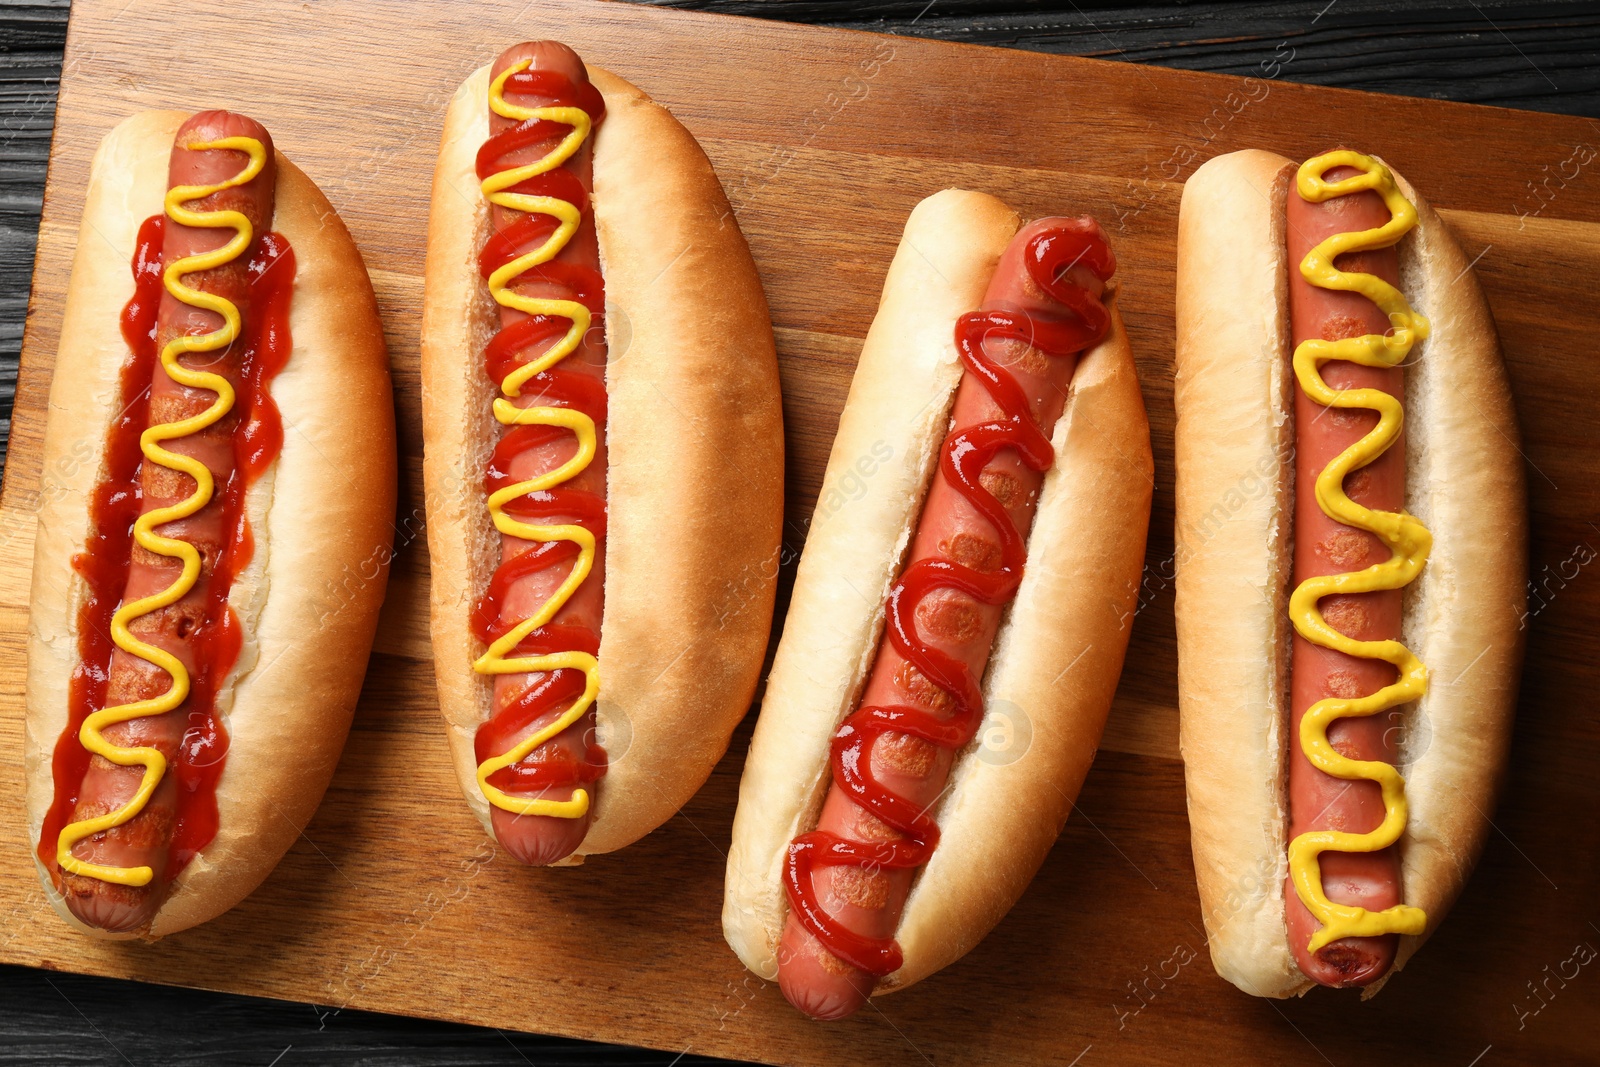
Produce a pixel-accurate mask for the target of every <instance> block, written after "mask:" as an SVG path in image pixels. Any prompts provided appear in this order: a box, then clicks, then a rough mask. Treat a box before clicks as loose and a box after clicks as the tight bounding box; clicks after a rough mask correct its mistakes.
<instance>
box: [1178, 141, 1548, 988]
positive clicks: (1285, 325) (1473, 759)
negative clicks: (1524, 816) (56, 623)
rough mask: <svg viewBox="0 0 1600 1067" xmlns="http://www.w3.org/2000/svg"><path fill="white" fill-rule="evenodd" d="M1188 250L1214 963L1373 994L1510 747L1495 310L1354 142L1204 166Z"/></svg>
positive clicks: (1437, 232)
mask: <svg viewBox="0 0 1600 1067" xmlns="http://www.w3.org/2000/svg"><path fill="white" fill-rule="evenodd" d="M1241 247H1242V248H1244V249H1245V253H1244V255H1243V256H1242V257H1241V255H1240V253H1239V249H1240V248H1241ZM1178 269H1179V297H1178V362H1177V373H1178V391H1177V402H1178V420H1179V421H1178V435H1177V450H1178V493H1177V504H1178V507H1177V532H1178V536H1177V541H1178V555H1177V565H1178V579H1177V597H1178V636H1179V690H1180V711H1181V732H1182V748H1183V756H1184V761H1185V766H1186V769H1187V772H1188V773H1187V783H1188V794H1189V811H1190V820H1191V826H1192V835H1193V845H1194V854H1195V867H1196V872H1197V875H1198V878H1199V883H1200V895H1201V904H1202V911H1203V914H1204V916H1205V920H1206V926H1207V930H1208V933H1209V934H1210V940H1209V944H1210V947H1211V954H1212V960H1213V962H1214V964H1215V965H1216V968H1217V971H1218V973H1219V974H1221V975H1222V976H1223V977H1225V978H1227V979H1229V980H1230V981H1232V982H1233V983H1234V984H1236V985H1238V986H1239V987H1240V988H1241V989H1243V990H1245V991H1246V992H1250V993H1254V994H1257V995H1261V996H1277V997H1282V996H1290V995H1295V994H1300V993H1304V992H1305V991H1307V990H1308V989H1310V988H1312V987H1313V986H1314V985H1325V986H1332V987H1366V988H1367V990H1368V993H1369V994H1370V993H1371V992H1375V991H1376V989H1377V988H1379V987H1380V986H1381V984H1382V983H1383V982H1384V981H1386V980H1387V978H1388V976H1389V975H1390V974H1391V973H1392V972H1393V971H1394V970H1397V969H1398V968H1399V967H1401V966H1403V965H1404V963H1405V962H1406V960H1407V959H1408V958H1409V957H1410V955H1411V954H1412V953H1413V952H1415V951H1416V949H1417V948H1418V947H1419V946H1420V944H1421V943H1422V941H1423V940H1425V939H1426V938H1427V936H1428V935H1429V934H1431V932H1432V931H1433V930H1434V929H1435V928H1436V927H1437V925H1438V923H1439V921H1440V920H1441V919H1442V918H1443V916H1444V913H1445V912H1446V911H1448V910H1449V907H1450V905H1451V904H1452V903H1453V902H1454V899H1455V897H1456V895H1457V894H1458V893H1459V892H1460V889H1461V886H1462V884H1463V883H1464V882H1465V879H1466V877H1467V874H1468V872H1469V871H1470V869H1471V867H1472V864H1473V862H1474V861H1475V859H1476V856H1477V853H1478V851H1479V849H1480V848H1481V846H1482V841H1483V836H1484V832H1485V829H1486V827H1487V820H1488V815H1487V813H1488V812H1489V811H1490V810H1491V809H1492V807H1493V798H1494V793H1495V789H1496V788H1497V782H1498V780H1499V777H1500V775H1501V773H1502V771H1503V767H1504V764H1505V754H1506V747H1507V744H1508V740H1509V733H1510V728H1511V720H1512V715H1513V710H1514V704H1515V694H1516V677H1517V670H1518V665H1519V662H1520V649H1521V644H1520V628H1519V620H1520V617H1521V614H1520V613H1521V609H1522V603H1523V578H1524V571H1525V552H1526V549H1525V547H1524V546H1525V540H1526V533H1525V524H1524V517H1523V485H1522V475H1521V465H1520V462H1519V461H1518V460H1519V454H1518V452H1517V449H1516V447H1515V444H1514V442H1515V441H1516V438H1517V430H1516V425H1515V421H1514V418H1513V415H1512V409H1511V403H1510V394H1509V388H1508V385H1507V381H1506V375H1505V370H1504V367H1503V364H1502V362H1501V358H1500V353H1499V347H1498V343H1497V341H1496V339H1495V333H1494V326H1493V322H1492V320H1491V319H1490V317H1489V313H1488V309H1487V306H1486V304H1485V302H1484V299H1483V296H1482V293H1481V291H1480V290H1479V288H1478V286H1477V283H1476V280H1475V278H1474V277H1473V275H1472V272H1471V269H1470V264H1469V262H1468V260H1467V257H1465V256H1464V255H1463V254H1462V252H1461V250H1460V248H1459V247H1458V246H1457V244H1456V242H1455V239H1454V238H1453V237H1452V235H1451V234H1450V232H1449V230H1448V229H1447V228H1446V227H1445V226H1444V224H1443V223H1442V222H1441V221H1440V220H1439V218H1438V216H1437V215H1435V214H1434V213H1433V211H1432V210H1431V209H1430V208H1429V207H1428V205H1427V204H1426V203H1425V202H1424V201H1423V200H1422V199H1421V197H1420V196H1419V195H1418V194H1417V193H1416V192H1415V190H1413V189H1412V188H1411V187H1410V186H1409V185H1407V184H1406V183H1405V182H1404V181H1403V180H1402V179H1400V178H1399V177H1398V176H1397V175H1395V174H1394V173H1393V171H1392V170H1391V169H1390V168H1389V167H1388V166H1387V164H1385V163H1384V162H1383V161H1382V160H1379V159H1377V158H1375V157H1371V156H1365V155H1362V154H1360V153H1358V152H1352V151H1349V150H1345V149H1337V150H1334V151H1332V152H1328V153H1324V154H1323V155H1320V156H1317V157H1313V158H1312V159H1310V160H1308V161H1306V162H1305V163H1304V164H1303V165H1300V166H1296V165H1294V164H1293V163H1291V162H1289V161H1288V160H1284V159H1282V158H1281V157H1278V156H1275V155H1272V154H1271V153H1266V152H1240V153H1234V154H1232V155H1228V156H1223V157H1220V158H1218V159H1216V160H1213V161H1211V162H1209V163H1207V164H1206V165H1205V166H1203V167H1202V168H1200V170H1199V171H1197V172H1196V173H1195V175H1194V177H1193V178H1191V179H1190V181H1189V183H1188V184H1187V185H1186V187H1185V190H1184V200H1183V209H1182V216H1181V221H1180V237H1179V264H1178ZM1224 361H1225V362H1224ZM1261 471H1266V472H1267V476H1266V478H1265V479H1262V478H1261V477H1260V472H1261ZM1252 474H1254V476H1255V478H1254V481H1255V484H1256V485H1258V487H1259V488H1260V490H1261V491H1260V492H1258V493H1256V494H1255V495H1254V496H1253V497H1251V498H1250V499H1245V496H1246V494H1244V493H1243V492H1242V491H1241V490H1240V486H1242V485H1244V484H1245V483H1246V482H1247V481H1250V480H1251V479H1250V478H1249V477H1248V476H1250V475H1252ZM1263 481H1264V482H1265V484H1264V485H1263V484H1261V483H1262V482H1263ZM1230 487H1231V488H1232V489H1233V490H1234V497H1233V498H1229V495H1228V493H1229V489H1230ZM1230 499H1232V500H1233V502H1232V503H1230ZM1241 501H1242V503H1240V502H1241ZM1219 509H1220V510H1219ZM1219 620H1222V623H1221V624H1219ZM1263 649H1265V652H1266V654H1265V655H1263V654H1262V650H1263ZM1469 671H1470V673H1469ZM1240 753H1244V755H1243V756H1242V757H1241V755H1240ZM1224 760H1226V766H1227V768H1228V769H1227V771H1226V772H1225V773H1224V772H1220V771H1219V766H1221V765H1222V761H1224Z"/></svg>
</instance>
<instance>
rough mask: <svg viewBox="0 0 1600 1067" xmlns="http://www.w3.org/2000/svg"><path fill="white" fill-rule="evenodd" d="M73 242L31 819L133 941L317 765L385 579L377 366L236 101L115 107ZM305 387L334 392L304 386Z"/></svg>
mask: <svg viewBox="0 0 1600 1067" xmlns="http://www.w3.org/2000/svg"><path fill="white" fill-rule="evenodd" d="M81 234H82V236H81V237H80V242H79V250H78V254H77V258H76V261H75V263H74V267H73V276H72V283H71V285H70V287H69V291H68V299H67V310H66V319H65V323H64V326H63V330H62V340H61V348H60V354H59V355H58V358H57V362H56V370H55V378H54V380H53V382H52V387H51V412H52V415H51V418H50V421H49V424H48V426H47V428H46V436H45V447H44V471H45V473H44V477H43V479H42V485H41V505H40V508H39V527H38V528H39V536H38V540H37V542H36V550H35V559H34V579H33V588H34V598H33V612H32V615H31V620H30V644H29V677H28V751H27V765H28V784H29V789H28V806H29V819H30V826H31V829H32V831H33V840H34V842H35V845H36V850H35V855H36V860H37V862H38V866H39V870H40V876H41V878H42V879H43V881H44V883H45V885H46V888H47V890H48V891H49V894H50V897H51V900H52V901H53V902H54V903H55V904H56V906H57V908H58V910H60V911H61V913H62V914H63V915H64V916H66V917H67V918H68V919H69V921H70V922H72V923H73V925H75V926H77V927H79V928H80V929H83V930H86V931H88V932H91V933H94V934H97V935H102V936H114V937H145V938H155V937H160V936H162V935H164V934H167V933H172V932H174V931H177V930H182V929H184V928H186V927H188V926H192V925H195V924H196V923H199V922H204V921H206V920H207V919H209V918H212V917H214V916H215V915H218V914H220V913H221V912H223V911H225V910H227V909H228V908H230V907H232V906H233V905H234V904H235V903H237V902H238V901H239V900H240V899H242V898H243V897H244V896H245V895H247V894H248V893H249V892H250V891H251V890H252V889H254V888H255V886H256V885H257V884H258V883H259V882H260V881H261V880H262V879H263V878H265V876H266V875H267V873H268V872H269V871H270V870H271V869H272V867H273V866H274V865H275V864H276V863H277V861H278V859H279V857H280V856H281V855H282V854H283V852H284V851H285V850H286V849H287V848H288V846H289V845H290V844H291V843H292V842H293V840H294V838H295V836H296V835H297V834H298V833H299V832H300V831H301V830H302V829H303V827H304V826H305V824H306V822H307V821H309V819H310V817H311V814H312V812H313V811H314V810H315V808H316V805H317V803H318V801H319V800H320V799H321V796H322V793H323V791H324V790H325V789H326V787H327V784H328V781H329V779H330V777H331V775H332V772H333V767H334V764H335V763H336V762H337V760H338V756H339V753H340V750H341V749H342V747H343V742H344V736H345V733H346V731H347V730H348V727H349V722H350V715H351V713H352V711H353V708H354V704H355V699H356V696H357V693H358V692H359V689H360V684H361V678H362V675H363V673H364V670H365V665H366V656H367V651H368V649H369V648H370V645H371V640H372V633H373V630H374V628H375V625H376V619H377V610H378V606H379V604H380V603H381V600H382V595H383V588H384V579H385V574H386V564H387V552H388V546H389V538H390V531H391V528H392V527H391V519H392V512H393V501H394V457H393V447H394V446H393V416H392V412H391V409H390V406H389V402H388V390H389V384H388V367H387V359H386V357H385V353H384V349H383V342H382V333H381V330H380V328H379V325H378V321H377V312H376V303H375V301H374V300H373V297H372V293H371V288H370V283H369V282H368V280H367V276H366V271H365V268H364V266H363V265H362V263H361V259H360V256H359V254H358V253H357V252H356V250H355V247H354V245H353V244H352V242H351V241H350V238H349V235H348V233H347V232H346V231H345V230H344V228H343V226H342V224H340V222H339V220H338V216H337V215H336V214H335V213H334V212H333V209H332V208H331V207H330V206H329V205H328V203H327V201H326V200H325V199H324V198H323V197H322V195H321V194H320V192H318V191H317V189H316V187H315V186H314V185H313V184H312V183H311V182H310V181H309V179H307V178H306V177H305V176H304V175H303V174H301V173H300V172H299V171H298V170H297V169H296V168H295V167H294V166H293V164H291V163H289V162H288V161H287V160H286V159H284V158H283V157H282V156H281V155H279V154H277V152H276V151H275V149H274V147H273V142H272V138H271V135H270V134H269V133H268V132H267V131H266V129H265V128H264V127H262V126H261V125H260V124H259V123H258V122H256V121H254V120H253V119H250V118H247V117H245V116H242V115H238V114H234V113H232V112H227V111H205V112H200V113H199V114H196V115H193V116H185V115H183V114H182V113H176V112H146V113H144V114H141V115H135V116H133V117H132V118H130V119H128V120H126V121H124V122H123V123H122V124H121V125H119V126H118V127H117V128H116V129H115V130H113V131H112V132H111V133H110V134H109V135H107V137H106V139H105V141H104V142H102V145H101V148H100V150H99V152H98V153H97V154H96V157H95V162H94V165H93V168H92V172H91V177H90V185H89V191H88V195H87V199H86V204H85V210H84V216H83V226H82V230H81ZM130 266H131V269H130ZM108 308H109V309H112V310H107V309H108ZM119 308H120V309H121V314H120V315H119V314H118V313H117V311H116V310H115V309H119ZM335 316H338V317H339V320H340V321H339V322H338V323H337V324H335ZM333 377H337V379H338V380H339V381H340V382H341V383H342V384H344V385H347V386H349V387H350V388H352V389H360V390H362V392H361V393H360V395H359V396H355V397H344V396H343V395H342V394H340V396H339V398H338V399H335V398H334V397H331V396H327V395H325V394H327V393H328V389H327V387H326V382H327V380H329V379H330V378H333ZM319 392H320V394H324V395H317V394H319ZM286 416H287V419H288V420H292V423H293V425H294V426H295V427H296V433H295V434H292V435H285V433H284V424H285V417H286ZM352 448H355V449H365V450H370V451H371V453H372V454H371V455H367V454H366V453H365V452H358V453H357V454H358V455H360V456H361V458H362V462H363V464H364V477H363V479H362V480H361V483H360V485H359V486H356V487H350V486H348V485H346V484H344V483H345V482H346V481H347V479H346V478H345V477H342V476H340V474H339V469H338V467H337V466H336V465H335V464H334V463H333V462H332V461H330V460H329V459H328V456H329V455H337V454H339V453H348V452H349V451H350V450H351V449H352ZM335 534H336V536H335ZM369 556H371V557H375V558H377V560H378V561H377V563H376V564H375V566H374V567H372V568H368V569H367V570H366V571H365V581H364V582H363V584H362V587H361V588H358V589H353V590H352V591H351V593H350V595H349V597H348V598H347V602H341V603H338V604H329V603H324V601H326V599H327V590H328V589H329V588H331V587H332V586H333V585H334V582H335V580H336V579H337V578H338V577H339V576H340V575H341V573H342V572H344V571H349V570H354V569H355V568H356V567H358V566H359V565H360V564H361V563H362V561H363V559H364V558H365V557H369ZM313 628H315V630H316V633H317V635H318V640H317V641H316V642H310V643H307V642H304V637H305V634H306V632H307V631H308V630H311V629H313ZM268 664H270V665H271V669H270V671H269V670H267V669H265V667H266V665H268ZM308 683H311V686H312V687H311V688H310V689H307V688H303V687H307V685H308Z"/></svg>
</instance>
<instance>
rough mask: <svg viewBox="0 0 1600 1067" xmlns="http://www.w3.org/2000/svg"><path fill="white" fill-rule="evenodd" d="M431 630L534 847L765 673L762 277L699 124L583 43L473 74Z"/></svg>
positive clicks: (481, 795)
mask: <svg viewBox="0 0 1600 1067" xmlns="http://www.w3.org/2000/svg"><path fill="white" fill-rule="evenodd" d="M423 417H424V438H425V442H426V445H425V447H426V457H425V464H424V470H425V477H426V483H427V506H428V516H429V522H428V527H429V551H430V556H431V561H432V568H433V589H432V633H433V642H434V656H435V672H436V675H437V678H438V683H439V699H440V706H441V709H442V710H443V712H444V717H445V720H446V724H447V732H448V736H449V738H450V742H451V746H452V752H453V756H454V762H455V766H456V769H457V772H458V774H459V776H460V780H461V786H462V790H463V792H464V793H465V795H466V797H467V800H468V803H469V806H470V807H471V808H472V810H473V811H474V812H475V813H476V814H477V815H478V817H479V819H480V820H481V821H482V822H483V824H484V827H485V829H487V830H488V831H489V833H490V834H491V835H493V836H494V838H495V839H496V840H497V841H498V842H499V843H500V844H501V845H503V846H505V848H506V850H507V851H508V852H509V853H510V854H511V855H512V856H514V857H516V858H517V859H518V860H520V861H522V862H524V863H528V864H534V865H550V864H570V863H575V862H580V861H581V860H582V858H583V857H584V856H587V855H593V854H595V853H600V852H609V851H613V850H615V849H618V848H621V847H622V846H624V845H626V844H628V843H630V842H632V841H634V840H636V839H638V838H639V837H641V836H643V835H644V834H646V833H648V832H650V831H651V830H653V829H655V827H657V826H658V825H660V824H661V823H662V822H664V821H665V820H666V819H668V818H669V817H671V815H672V814H674V813H675V812H676V811H677V810H678V808H679V807H681V806H682V804H683V803H684V802H685V801H687V800H688V799H689V797H690V796H691V795H693V793H694V792H695V790H697V789H698V788H699V787H700V785H701V784H702V783H703V782H704V781H705V779H706V777H707V776H708V775H709V774H710V772H711V768H712V766H713V765H714V764H715V763H716V761H717V759H718V758H719V757H720V756H721V754H722V752H723V751H724V750H725V749H726V747H727V743H728V738H729V736H730V735H731V733H732V731H733V728H734V726H735V725H736V724H737V723H738V721H739V719H740V718H741V717H742V716H743V714H744V712H745V710H746V709H747V708H748V706H749V703H750V700H751V697H752V696H753V694H754V692H755V686H756V682H757V677H758V674H759V671H760V667H761V661H762V657H763V655H764V653H765V647H766V635H767V631H768V627H769V624H770V619H771V612H772V601H773V596H774V589H775V580H776V576H777V550H778V537H779V529H780V525H781V521H782V520H781V512H782V465H783V457H782V428H781V416H780V414H779V404H778V388H777V363H776V356H775V354H774V348H773V340H772V327H771V323H770V321H769V319H768V315H767V308H766V300H765V297H764V295H763V294H762V291H761V287H760V282H759V280H758V279H757V276H756V273H755V268H754V264H753V262H752V261H751V258H750V254H749V250H748V248H747V247H746V245H745V242H744V238H743V236H742V235H741V234H740V232H739V229H738V226H737V224H736V223H735V222H734V220H733V217H732V215H731V213H730V211H729V209H728V206H727V200H726V197H725V196H724V195H723V192H722V187H721V185H720V184H719V183H718V182H717V179H716V175H715V173H714V172H713V171H712V169H711V166H710V163H709V162H708V161H707V160H706V158H705V155H704V153H703V152H701V150H700V148H699V146H698V145H697V144H696V143H695V142H694V139H693V138H692V137H691V136H690V135H689V134H688V132H687V131H686V130H684V129H683V127H682V126H681V125H679V124H678V123H677V121H676V120H675V119H673V118H672V116H671V115H670V114H669V113H668V112H667V111H666V110H665V109H664V108H662V107H660V106H659V105H657V104H655V103H654V102H652V101H651V100H650V99H649V98H648V97H646V96H645V95H644V94H643V93H641V92H639V91H638V90H637V89H635V88H634V87H633V86H631V85H629V84H627V83H626V82H624V81H622V80H621V79H619V78H617V77H615V76H614V75H611V74H609V73H607V72H605V71H602V70H599V69H596V68H586V67H585V66H584V64H583V62H582V61H581V60H580V59H579V58H578V56H577V55H576V53H574V52H573V51H572V50H571V49H569V48H567V47H566V46H565V45H562V44H559V43H556V42H551V41H540V42H530V43H524V44H519V45H515V46H513V47H512V48H509V49H507V50H506V51H505V52H503V53H502V54H501V55H500V57H499V58H498V59H496V60H495V62H494V63H493V64H491V65H490V66H489V67H486V68H484V69H482V70H479V71H478V72H477V73H475V74H473V75H472V76H471V77H470V78H468V79H467V81H466V82H465V83H464V84H463V86H462V87H461V89H460V91H459V92H458V93H457V94H456V96H455V99H454V100H453V101H452V103H451V105H450V109H449V113H448V115H447V116H446V121H445V131H444V140H443V145H442V148H441V151H440V156H439V162H438V167H437V170H436V172H435V178H434V198H433V208H432V216H431V219H430V223H429V246H428V267H427V287H426V295H425V300H424V326H423Z"/></svg>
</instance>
